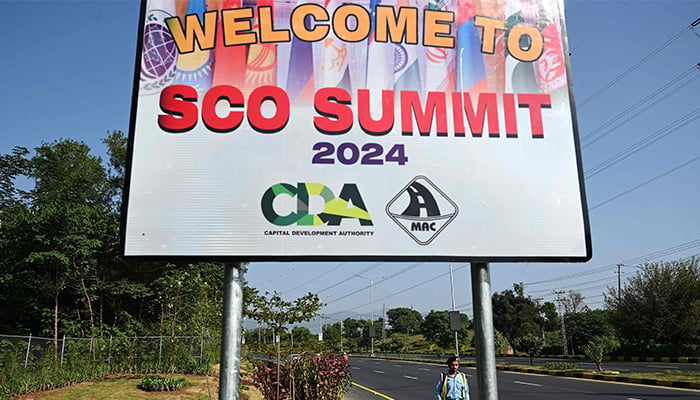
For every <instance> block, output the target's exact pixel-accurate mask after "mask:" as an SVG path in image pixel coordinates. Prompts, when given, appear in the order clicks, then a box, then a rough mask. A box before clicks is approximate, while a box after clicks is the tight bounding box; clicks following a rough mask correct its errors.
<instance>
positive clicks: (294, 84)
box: [287, 0, 314, 102]
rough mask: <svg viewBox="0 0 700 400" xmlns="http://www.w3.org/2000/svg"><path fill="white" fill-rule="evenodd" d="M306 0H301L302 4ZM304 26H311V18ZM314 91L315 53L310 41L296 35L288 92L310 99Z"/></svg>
mask: <svg viewBox="0 0 700 400" xmlns="http://www.w3.org/2000/svg"><path fill="white" fill-rule="evenodd" d="M302 2H304V0H299V3H298V4H302ZM304 26H305V27H306V28H307V29H310V28H311V21H310V19H309V18H306V19H305V20H304ZM313 91H314V55H313V48H312V45H311V43H310V42H306V41H303V40H301V39H299V38H297V37H296V36H295V37H293V38H292V49H291V53H290V55H289V70H288V73H287V93H288V94H289V99H290V100H291V101H292V102H294V101H295V100H303V101H310V100H312V99H313Z"/></svg>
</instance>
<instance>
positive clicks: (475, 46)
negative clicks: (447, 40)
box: [456, 0, 488, 92]
mask: <svg viewBox="0 0 700 400" xmlns="http://www.w3.org/2000/svg"><path fill="white" fill-rule="evenodd" d="M457 12H458V18H457V71H456V72H457V76H456V78H457V82H456V83H457V89H458V90H459V91H461V92H468V91H471V92H482V91H487V90H488V82H487V79H486V69H485V68H484V57H483V55H482V53H481V38H480V37H479V30H478V29H477V27H476V26H475V25H474V16H475V14H476V11H475V8H474V0H457Z"/></svg>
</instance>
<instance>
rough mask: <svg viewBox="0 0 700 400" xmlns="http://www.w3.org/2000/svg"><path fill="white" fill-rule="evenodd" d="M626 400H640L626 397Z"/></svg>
mask: <svg viewBox="0 0 700 400" xmlns="http://www.w3.org/2000/svg"><path fill="white" fill-rule="evenodd" d="M627 400H641V399H635V398H634V397H628V398H627Z"/></svg>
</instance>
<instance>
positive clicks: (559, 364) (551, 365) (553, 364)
mask: <svg viewBox="0 0 700 400" xmlns="http://www.w3.org/2000/svg"><path fill="white" fill-rule="evenodd" d="M544 368H545V369H552V370H558V371H559V370H561V371H566V370H570V369H578V365H576V364H574V363H568V362H563V361H547V362H546V363H544Z"/></svg>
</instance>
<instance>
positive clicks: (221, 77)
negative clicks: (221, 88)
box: [212, 0, 247, 87]
mask: <svg viewBox="0 0 700 400" xmlns="http://www.w3.org/2000/svg"><path fill="white" fill-rule="evenodd" d="M240 7H241V0H222V1H221V3H220V5H219V11H220V12H221V11H223V10H228V9H232V8H240ZM221 20H222V18H221V14H219V19H218V25H217V27H216V47H215V48H214V77H213V81H212V86H217V85H233V86H238V87H241V86H242V85H243V83H244V82H245V72H246V52H247V46H244V45H238V46H224V30H223V27H222V25H221Z"/></svg>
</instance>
